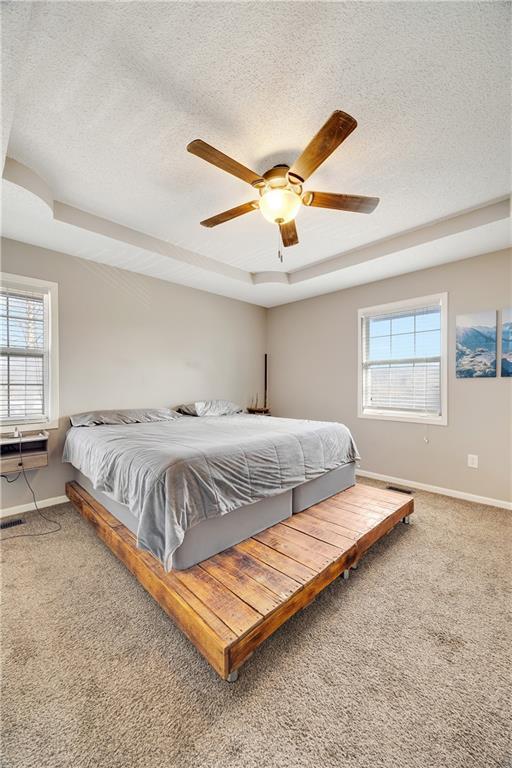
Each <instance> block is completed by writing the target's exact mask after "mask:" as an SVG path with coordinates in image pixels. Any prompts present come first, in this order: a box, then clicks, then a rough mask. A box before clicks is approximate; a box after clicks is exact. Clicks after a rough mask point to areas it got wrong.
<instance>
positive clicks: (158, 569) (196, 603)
mask: <svg viewBox="0 0 512 768" xmlns="http://www.w3.org/2000/svg"><path fill="white" fill-rule="evenodd" d="M116 533H117V534H118V535H119V536H120V537H121V538H122V539H123V540H124V541H126V543H127V544H129V545H131V546H132V547H133V548H136V539H135V536H134V535H133V534H132V533H131V532H130V531H129V530H128V529H127V528H125V527H124V525H121V527H120V528H118V529H116ZM137 555H138V557H140V559H141V560H142V561H143V562H144V563H145V564H146V566H147V567H148V568H150V569H151V570H152V571H153V573H154V574H155V576H156V577H157V578H158V579H159V580H160V581H161V582H162V586H163V587H164V588H166V589H171V590H174V591H175V592H177V593H178V594H179V595H181V596H182V597H183V599H184V600H186V602H187V603H188V604H189V605H190V607H191V608H192V609H193V610H194V611H195V612H196V613H197V615H198V616H200V617H201V618H202V619H203V620H204V621H205V623H206V624H208V625H209V626H210V627H211V628H212V629H213V630H214V632H215V634H216V635H217V636H218V637H219V638H220V639H221V640H222V641H223V642H224V643H232V642H233V641H234V640H235V639H236V637H237V636H236V635H235V633H234V632H233V631H232V630H231V629H229V627H228V626H227V625H226V624H224V622H223V621H221V620H220V619H219V618H218V616H216V615H215V614H214V613H213V611H210V609H209V608H208V606H206V605H205V604H204V603H203V602H201V600H199V599H198V598H197V597H196V596H195V595H194V594H193V593H192V592H190V590H189V589H187V587H185V586H184V584H182V583H181V582H180V580H179V579H177V578H176V575H175V573H174V572H173V571H168V572H167V571H165V570H164V568H163V566H162V564H161V563H160V562H159V561H158V560H157V559H156V557H153V555H152V554H151V553H150V552H145V551H144V550H142V549H137ZM158 602H160V601H159V600H158Z"/></svg>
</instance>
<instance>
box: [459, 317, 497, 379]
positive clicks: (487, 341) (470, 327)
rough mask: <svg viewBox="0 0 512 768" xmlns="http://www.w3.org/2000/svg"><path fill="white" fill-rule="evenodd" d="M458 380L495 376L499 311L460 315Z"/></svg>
mask: <svg viewBox="0 0 512 768" xmlns="http://www.w3.org/2000/svg"><path fill="white" fill-rule="evenodd" d="M456 325H457V333H456V340H457V347H456V348H457V352H456V374H457V378H458V379H482V378H490V377H493V376H496V311H495V310H490V311H488V312H475V313H474V314H471V315H457V322H456Z"/></svg>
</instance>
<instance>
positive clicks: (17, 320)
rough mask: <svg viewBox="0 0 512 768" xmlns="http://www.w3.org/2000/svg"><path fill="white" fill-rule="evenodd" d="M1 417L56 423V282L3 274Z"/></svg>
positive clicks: (9, 424) (6, 426) (36, 424)
mask: <svg viewBox="0 0 512 768" xmlns="http://www.w3.org/2000/svg"><path fill="white" fill-rule="evenodd" d="M0 282H1V286H0V353H1V354H0V420H1V422H2V431H3V432H5V431H10V430H12V428H13V427H14V426H22V425H28V426H30V428H41V427H55V426H57V425H58V424H57V419H58V350H57V346H58V345H57V338H58V324H57V284H56V283H48V282H46V281H43V280H35V279H33V278H28V277H21V276H18V275H7V274H5V273H2V274H1V280H0Z"/></svg>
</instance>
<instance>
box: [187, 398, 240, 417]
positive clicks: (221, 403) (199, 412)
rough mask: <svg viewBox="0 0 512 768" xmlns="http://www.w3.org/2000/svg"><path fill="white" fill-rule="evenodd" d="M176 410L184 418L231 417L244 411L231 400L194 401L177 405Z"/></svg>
mask: <svg viewBox="0 0 512 768" xmlns="http://www.w3.org/2000/svg"><path fill="white" fill-rule="evenodd" d="M176 410H177V411H178V413H183V414H184V415H185V416H232V415H233V414H235V413H242V411H243V410H244V409H243V408H241V407H240V406H239V405H237V404H236V403H232V402H231V400H196V401H195V402H194V403H187V404H184V405H178V406H177V408H176Z"/></svg>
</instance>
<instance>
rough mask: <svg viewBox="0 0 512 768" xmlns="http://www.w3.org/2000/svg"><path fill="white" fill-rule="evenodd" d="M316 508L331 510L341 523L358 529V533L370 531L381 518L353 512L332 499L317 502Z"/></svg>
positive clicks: (349, 527) (353, 529)
mask: <svg viewBox="0 0 512 768" xmlns="http://www.w3.org/2000/svg"><path fill="white" fill-rule="evenodd" d="M315 508H316V509H322V510H325V511H330V512H331V513H332V514H333V516H335V518H336V519H337V520H339V522H340V523H341V525H343V526H345V528H348V529H349V530H351V531H357V532H358V533H364V532H365V531H368V530H369V529H370V528H371V527H372V526H374V525H378V523H379V522H380V520H379V519H376V518H373V517H370V518H366V517H363V516H362V515H359V514H357V513H355V512H352V510H350V509H345V508H344V507H343V506H341V505H340V504H332V503H331V500H330V499H328V500H327V501H322V502H321V503H320V504H316V505H315Z"/></svg>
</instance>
